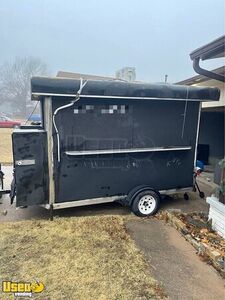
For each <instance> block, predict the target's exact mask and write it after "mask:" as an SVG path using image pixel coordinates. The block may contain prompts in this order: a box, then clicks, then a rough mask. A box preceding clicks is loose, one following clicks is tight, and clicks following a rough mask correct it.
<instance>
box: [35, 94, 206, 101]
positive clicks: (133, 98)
mask: <svg viewBox="0 0 225 300" xmlns="http://www.w3.org/2000/svg"><path fill="white" fill-rule="evenodd" d="M32 96H34V98H33V100H36V101H37V100H38V99H37V97H35V96H45V97H67V98H68V97H69V98H75V97H76V96H77V94H55V93H36V92H33V93H32ZM80 98H100V99H101V98H102V99H124V100H173V101H194V102H200V101H201V100H200V99H186V98H185V99H183V98H159V97H127V96H107V95H80ZM204 101H207V100H204Z"/></svg>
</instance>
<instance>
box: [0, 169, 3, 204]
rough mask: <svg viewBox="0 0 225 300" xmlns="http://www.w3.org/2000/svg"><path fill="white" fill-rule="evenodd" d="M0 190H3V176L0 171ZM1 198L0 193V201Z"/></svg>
mask: <svg viewBox="0 0 225 300" xmlns="http://www.w3.org/2000/svg"><path fill="white" fill-rule="evenodd" d="M0 190H3V175H2V174H1V171H0ZM1 198H2V194H1V193H0V199H1Z"/></svg>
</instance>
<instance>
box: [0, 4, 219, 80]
mask: <svg viewBox="0 0 225 300" xmlns="http://www.w3.org/2000/svg"><path fill="white" fill-rule="evenodd" d="M224 2H225V1H224V0H158V1H157V0H114V1H113V0H86V1H85V0H61V1H60V0H0V65H1V64H2V63H4V62H5V61H12V60H13V59H14V58H15V56H22V57H23V56H35V57H40V58H41V59H42V60H43V61H44V62H46V63H47V65H48V67H49V70H50V72H51V74H52V75H55V74H56V72H57V71H58V70H64V71H73V72H80V73H89V74H98V75H108V76H114V74H115V71H116V70H118V69H120V68H121V67H123V66H132V67H135V68H136V73H137V79H138V80H147V81H153V82H157V81H163V80H164V75H165V74H168V75H169V81H170V82H176V81H179V80H182V79H185V78H187V77H190V76H192V75H195V73H194V71H193V69H192V63H191V60H190V58H189V53H190V52H191V51H193V50H194V49H196V48H198V47H200V46H202V45H204V44H206V43H208V42H210V41H212V40H213V39H216V38H217V37H219V36H221V35H223V34H224V31H225V21H224V17H225V4H224ZM210 66H213V67H214V66H215V67H216V65H214V64H211V65H210Z"/></svg>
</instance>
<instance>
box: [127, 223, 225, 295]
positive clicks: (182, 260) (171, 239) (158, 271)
mask: <svg viewBox="0 0 225 300" xmlns="http://www.w3.org/2000/svg"><path fill="white" fill-rule="evenodd" d="M127 228H128V231H129V233H130V235H131V237H132V238H133V239H134V240H135V242H136V244H137V246H138V247H139V248H140V249H141V250H142V251H143V252H144V253H145V256H146V257H147V259H148V260H149V263H150V265H151V268H152V272H153V275H154V277H155V278H156V279H157V280H158V281H159V282H161V283H162V285H163V287H164V289H165V292H166V293H167V295H168V296H169V298H170V299H173V300H213V299H216V300H224V299H225V286H224V285H225V281H224V280H223V279H222V278H221V277H220V276H219V274H218V273H217V271H216V270H215V269H214V268H213V267H211V266H209V265H207V264H206V263H205V262H203V261H201V260H200V258H199V256H197V255H196V253H195V252H196V251H195V249H194V248H193V247H192V246H191V245H190V244H189V243H188V242H187V241H186V240H185V239H184V238H183V237H182V236H181V235H180V234H179V232H178V231H177V230H176V229H174V228H173V227H171V226H169V225H167V224H165V223H164V222H163V221H160V220H157V219H155V218H150V219H138V220H132V221H128V222H127Z"/></svg>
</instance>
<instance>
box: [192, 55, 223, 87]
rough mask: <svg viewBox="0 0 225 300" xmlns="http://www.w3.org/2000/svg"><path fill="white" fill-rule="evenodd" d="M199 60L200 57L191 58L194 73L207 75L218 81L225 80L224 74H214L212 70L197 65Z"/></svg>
mask: <svg viewBox="0 0 225 300" xmlns="http://www.w3.org/2000/svg"><path fill="white" fill-rule="evenodd" d="M199 61H200V57H197V58H194V59H193V68H194V70H195V72H196V73H198V74H200V75H204V76H206V77H209V78H211V79H215V80H218V81H222V82H225V76H223V75H220V74H216V73H214V72H211V71H208V70H205V69H202V68H201V67H200V65H199Z"/></svg>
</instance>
